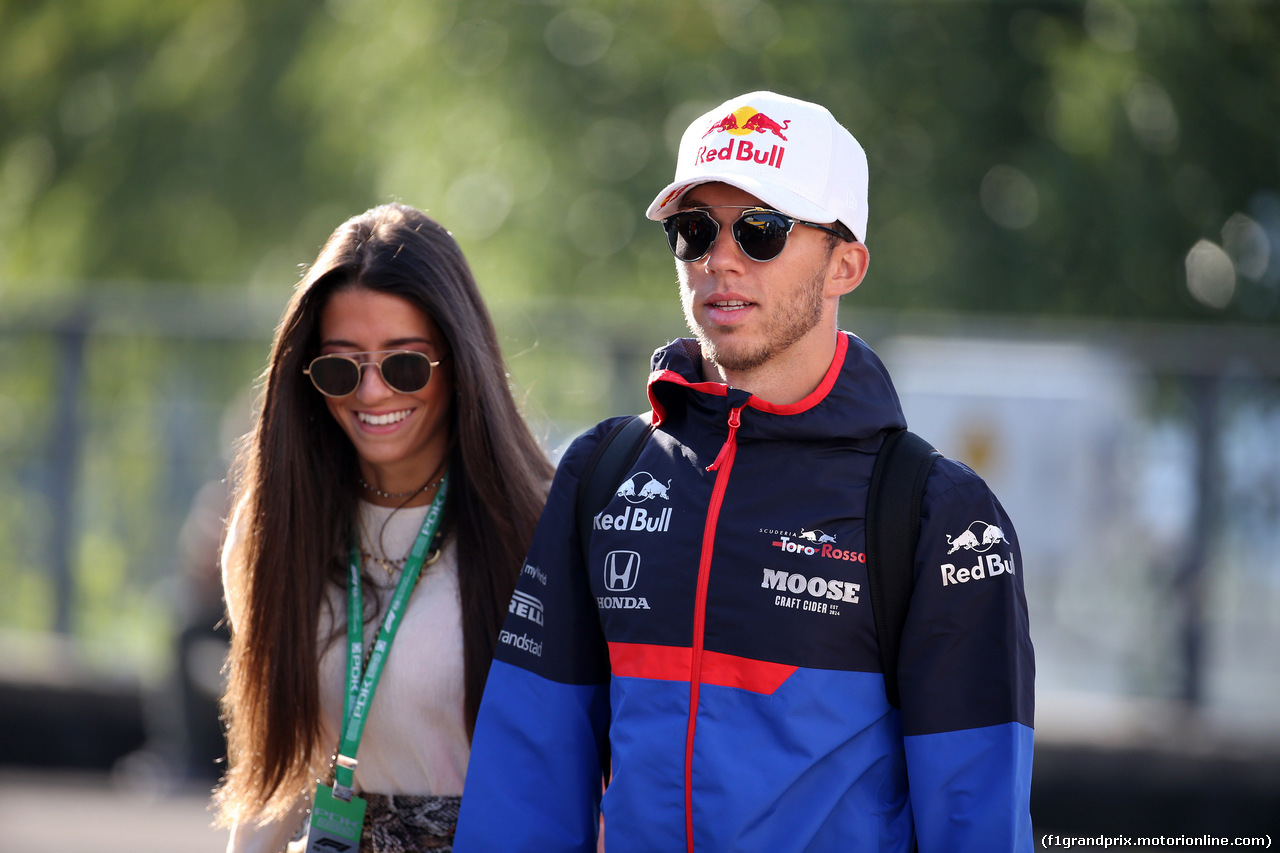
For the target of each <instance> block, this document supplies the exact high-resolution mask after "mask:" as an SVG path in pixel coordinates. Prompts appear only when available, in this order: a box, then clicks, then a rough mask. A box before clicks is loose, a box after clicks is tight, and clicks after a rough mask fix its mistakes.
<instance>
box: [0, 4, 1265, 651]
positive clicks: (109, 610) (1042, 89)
mask: <svg viewBox="0 0 1280 853" xmlns="http://www.w3.org/2000/svg"><path fill="white" fill-rule="evenodd" d="M1278 48H1280V4H1277V3H1270V2H1247V0H1221V2H1192V1H1191V0H1187V2H1180V3H1166V2H1157V0H1143V2H1138V0H1133V2H1124V1H1123V0H1089V2H1030V3H1013V2H997V0H992V2H977V0H936V2H927V3H926V2H908V1H907V0H903V2H896V1H895V0H883V2H871V0H863V2H850V0H785V2H784V0H775V2H763V0H693V1H692V2H662V0H658V2H639V0H581V2H574V0H524V2H521V1H520V0H466V2H463V0H325V2H319V3H304V2H300V0H254V2H250V0H165V2H161V3H156V2H153V0H97V2H90V0H0V332H3V333H4V334H0V354H8V355H10V356H11V357H15V358H17V359H18V363H19V364H20V365H23V367H24V369H22V370H18V371H9V372H6V373H5V374H4V375H3V376H0V542H5V543H10V547H9V548H8V549H6V550H5V551H4V552H3V554H2V555H0V584H3V586H4V588H5V589H6V590H8V591H9V594H8V595H7V596H6V597H5V599H4V600H2V601H0V626H7V627H18V628H24V629H26V628H39V627H46V626H47V625H48V624H49V622H50V620H49V616H48V614H49V613H50V612H51V611H52V610H53V605H52V604H51V602H52V601H53V599H54V598H55V596H54V593H53V591H52V587H51V585H50V584H51V581H50V580H49V576H50V571H49V565H50V564H51V563H52V562H56V560H53V559H52V558H51V552H53V551H57V550H58V549H57V547H56V545H57V543H58V542H59V537H66V538H67V539H68V540H69V541H70V542H71V547H70V548H68V549H67V550H68V551H69V554H70V557H69V560H70V563H71V565H70V567H69V571H70V573H71V577H72V581H73V583H74V585H75V588H76V596H77V600H76V601H75V602H74V611H75V617H74V625H75V627H76V630H77V631H79V632H80V633H81V634H82V635H84V636H87V637H89V638H98V639H104V640H109V641H110V642H112V643H114V644H116V645H123V646H124V647H127V648H134V647H142V646H145V645H147V644H148V643H152V644H154V642H155V638H156V637H157V636H161V635H162V631H163V629H164V627H165V626H164V624H163V621H162V620H163V618H167V617H162V616H160V615H158V614H160V613H162V612H167V611H166V609H165V608H164V607H160V606H158V605H159V604H160V603H164V604H165V605H166V606H170V605H172V604H173V602H174V600H175V599H176V598H177V597H178V596H177V593H176V592H175V591H174V590H173V589H172V588H171V587H166V586H165V584H166V583H170V582H171V581H172V579H173V576H174V573H175V567H176V566H177V555H176V550H175V547H174V538H175V536H176V534H177V529H178V527H179V526H180V524H181V521H182V518H183V515H184V514H185V512H186V510H187V508H188V507H189V506H190V499H191V495H192V494H193V493H194V492H195V489H196V487H197V486H198V485H199V483H200V482H202V481H203V480H206V479H209V478H216V477H219V476H221V473H222V472H223V471H225V470H226V467H225V466H226V459H225V458H214V457H215V456H216V454H217V453H218V452H225V450H226V449H227V442H226V440H225V437H224V436H219V435H218V430H217V423H218V420H219V418H220V417H221V416H222V415H223V413H224V408H225V407H226V405H227V401H228V400H231V399H232V398H233V397H234V396H235V395H236V394H237V393H238V392H240V391H242V390H243V389H244V387H245V386H246V385H247V384H248V383H249V382H250V380H251V377H253V376H254V375H255V374H256V373H257V372H258V371H259V370H260V368H261V365H262V364H263V362H264V360H265V355H266V349H265V345H264V341H265V339H266V338H267V337H269V334H270V325H271V323H272V322H274V319H275V317H276V316H278V312H279V310H280V308H281V307H282V306H283V304H284V301H285V299H286V298H287V295H288V292H289V289H290V287H291V286H292V285H293V284H294V283H295V282H296V281H297V280H298V270H299V266H300V265H304V264H306V263H309V262H310V261H311V260H312V259H313V258H314V256H315V254H316V252H317V250H318V249H319V247H320V245H321V243H322V242H323V241H324V239H325V237H326V236H327V235H328V234H329V232H330V231H331V230H332V229H333V228H334V227H335V226H336V225H337V224H338V223H340V222H341V221H343V220H344V219H346V218H347V217H348V216H350V215H353V214H355V213H358V212H360V211H362V210H364V209H365V208H367V207H370V206H372V205H374V204H378V203H381V202H384V201H388V200H392V199H396V200H401V201H404V202H407V203H409V204H413V205H416V206H418V207H421V208H423V209H425V210H428V211H429V212H431V213H432V214H433V215H435V216H436V217H437V218H438V219H440V220H441V221H442V222H443V223H444V224H445V225H446V226H448V227H449V228H451V229H452V230H453V231H454V233H455V234H456V235H457V236H458V238H459V240H460V242H461V243H462V244H463V247H464V248H465V249H466V251H467V253H468V256H469V257H470V259H471V261H472V263H473V265H474V266H475V269H476V273H477V277H478V278H479V280H480V282H481V286H482V288H483V289H484V291H485V293H486V294H487V295H488V296H489V297H490V299H491V305H493V307H494V312H495V317H496V319H497V322H498V325H499V328H500V330H501V331H502V334H503V340H504V345H505V346H506V347H507V350H508V355H509V356H510V357H511V369H512V373H513V375H514V376H515V378H516V384H518V385H519V386H521V387H522V389H524V391H525V392H526V393H527V394H528V400H529V407H530V413H531V416H532V418H533V420H534V421H535V425H536V428H537V429H538V431H539V432H540V433H542V434H544V435H546V436H547V437H548V439H549V444H550V445H554V444H556V443H557V442H558V441H559V440H560V439H562V438H563V437H564V436H565V435H566V433H568V432H571V431H572V430H573V429H574V428H575V427H577V426H580V425H585V424H587V423H590V422H591V421H592V420H594V419H595V418H597V417H599V416H601V415H602V414H608V413H613V412H618V411H628V410H637V409H638V408H639V407H641V406H642V405H643V381H642V380H643V377H644V375H645V356H646V355H647V353H648V352H649V351H650V350H651V349H652V347H653V346H654V345H656V344H659V343H661V342H662V339H663V337H664V336H669V335H674V334H678V333H679V331H680V317H679V311H678V309H677V308H676V300H675V299H674V280H675V275H674V270H673V268H672V262H671V260H670V256H669V253H668V252H667V250H666V248H665V246H664V243H663V240H662V237H661V231H660V229H659V228H658V226H657V225H656V224H654V223H650V222H647V221H646V220H645V219H644V216H643V211H644V209H645V208H646V206H647V205H648V203H649V201H650V200H651V199H652V197H653V194H654V193H655V192H656V191H657V190H658V189H660V188H661V187H663V186H665V184H666V183H667V182H668V180H669V179H670V176H671V174H672V171H673V168H674V162H673V161H674V156H675V149H676V146H677V143H678V141H679V137H680V134H681V132H682V131H683V129H684V128H685V126H686V125H687V124H688V122H689V121H690V120H691V119H693V118H694V117H695V116H697V115H699V114H700V113H702V112H704V111H706V110H708V109H710V108H712V107H714V106H715V105H717V104H719V103H720V102H722V101H723V100H725V99H726V98H728V97H731V96H733V95H736V94H739V93H743V92H749V91H753V90H756V89H773V90H776V91H780V92H783V93H786V94H790V95H794V96H797V97H801V98H806V99H810V100H815V101H818V102H821V103H823V104H825V105H826V106H828V107H829V108H830V109H831V111H832V112H833V113H834V114H835V115H836V116H837V117H838V118H839V119H840V120H841V121H842V122H844V123H845V124H846V126H848V127H849V128H850V129H851V130H852V131H853V133H854V134H855V135H856V136H857V137H858V138H859V139H860V140H861V141H862V143H863V145H864V146H865V148H866V149H867V152H868V154H869V157H870V165H871V219H870V226H869V234H868V238H867V243H868V245H869V246H870V248H871V252H872V259H873V263H872V266H871V272H870V276H869V278H868V279H867V281H866V283H864V284H863V286H862V287H861V288H860V289H859V291H858V292H857V293H856V294H855V295H854V296H853V297H851V298H850V300H849V303H850V307H851V308H854V307H856V308H861V307H864V306H866V307H870V308H878V309H885V310H886V311H890V312H896V311H904V312H912V311H926V310H927V311H944V312H945V311H963V312H966V313H970V314H973V313H983V314H993V313H995V314H1000V313H1003V314H1009V315H1014V316H1016V317H1024V316H1030V315H1070V316H1077V317H1116V318H1125V319H1148V320H1151V319H1155V320H1200V321H1206V322H1230V323H1240V322H1247V323H1259V324H1269V325H1270V324H1276V323H1278V322H1280V298H1278V297H1280V49H1278ZM81 309H83V314H84V315H85V316H86V317H87V318H88V319H87V320H86V321H85V322H86V323H87V326H86V328H87V330H88V339H87V343H86V350H85V352H86V359H85V365H84V376H83V379H82V394H81V395H80V400H79V403H78V405H79V410H78V411H73V412H71V414H72V415H74V417H76V418H79V419H81V421H82V425H81V431H82V433H83V442H82V444H83V446H82V447H80V448H78V449H77V451H76V452H77V454H78V455H77V462H76V466H75V478H76V479H75V482H74V483H73V484H72V486H73V487H74V489H75V490H76V491H75V495H74V499H73V500H72V501H71V502H70V504H69V509H68V505H67V504H66V502H63V503H61V504H60V503H59V501H58V500H57V495H58V494H59V489H62V490H63V491H62V494H63V496H64V497H65V491H66V489H65V487H63V486H60V485H58V483H56V482H52V481H53V480H56V477H53V476H52V475H51V474H50V470H51V469H53V468H55V467H56V466H55V465H53V464H52V461H53V460H54V459H56V458H57V455H58V454H60V453H64V452H67V450H66V448H63V447H58V446H56V436H58V435H59V434H60V433H59V427H60V426H61V425H62V423H63V420H62V419H65V418H66V417H68V411H66V410H62V409H59V408H58V407H57V404H56V402H55V401H56V398H57V395H56V394H55V393H54V389H58V388H59V387H62V386H63V385H65V381H64V380H65V377H64V376H62V375H60V374H59V372H58V371H59V367H58V364H59V361H58V360H59V356H60V351H59V346H58V342H57V341H56V340H54V339H52V338H51V337H49V332H50V331H52V330H56V329H57V328H58V327H59V324H60V323H62V322H63V320H60V319H59V317H60V315H61V314H62V313H63V312H66V311H72V312H73V313H74V312H75V311H79V310H81ZM882 316H883V315H882ZM264 317H265V318H266V319H265V320H264V319H263V318H264ZM112 324H116V325H114V326H113V325H112ZM850 325H851V326H852V327H854V328H857V323H856V322H854V323H851V324H850ZM539 347H541V349H540V350H539ZM237 405H243V403H240V404H237ZM59 507H61V509H59ZM68 515H69V516H70V517H67V516H68ZM50 543H54V544H50ZM206 568H207V567H206Z"/></svg>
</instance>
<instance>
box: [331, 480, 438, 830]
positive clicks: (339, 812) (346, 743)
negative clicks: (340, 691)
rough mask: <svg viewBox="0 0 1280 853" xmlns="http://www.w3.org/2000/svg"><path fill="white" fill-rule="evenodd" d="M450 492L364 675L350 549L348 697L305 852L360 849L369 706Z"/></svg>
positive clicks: (431, 518)
mask: <svg viewBox="0 0 1280 853" xmlns="http://www.w3.org/2000/svg"><path fill="white" fill-rule="evenodd" d="M448 488H449V477H448V475H447V474H446V475H445V477H444V479H442V480H441V481H440V488H439V489H438V490H437V491H436V497H435V500H433V501H432V502H431V508H430V509H428V510H427V517H426V518H425V519H423V522H422V528H421V529H420V530H419V531H418V538H417V539H415V540H414V542H413V548H412V550H410V551H409V557H408V559H407V560H406V561H405V566H404V571H403V573H401V575H400V582H399V583H397V584H396V589H395V592H394V593H392V595H391V603H390V604H389V605H388V606H387V614H386V616H385V617H384V618H383V620H382V627H381V628H379V630H378V637H377V639H376V640H375V641H374V644H373V652H372V653H371V654H370V655H369V663H368V665H367V666H364V667H363V670H364V671H363V674H362V673H361V664H362V661H363V659H364V608H363V601H362V599H361V590H360V549H359V547H358V546H356V547H352V549H351V564H350V568H349V570H348V572H347V695H346V700H345V702H344V703H343V708H342V734H341V737H340V738H339V743H338V759H337V763H336V766H335V767H334V773H333V777H334V780H333V786H332V787H330V786H329V785H317V786H316V797H315V802H314V803H313V804H312V807H311V831H310V833H309V834H308V836H307V853H313V851H314V853H319V851H325V853H330V851H334V850H340V849H341V850H354V849H356V848H358V847H359V844H360V832H361V830H362V829H363V827H364V809H365V801H364V800H363V799H362V798H360V797H357V796H355V794H354V791H353V790H352V789H353V786H354V785H355V773H356V764H357V763H358V762H357V761H356V751H357V750H358V749H359V747H360V737H361V735H363V734H364V724H365V721H366V714H367V712H368V709H369V703H370V702H372V701H373V691H374V690H375V689H376V688H377V686H378V679H379V678H380V677H381V675H382V667H383V665H384V664H385V663H386V661H387V652H388V651H389V650H390V649H391V641H392V640H394V639H395V636H396V631H398V630H399V629H400V620H401V618H402V617H403V616H404V611H405V607H406V605H408V603H409V596H410V595H411V594H412V593H413V588H414V586H415V585H416V584H417V582H418V575H419V574H420V573H421V571H422V564H423V563H424V562H425V561H426V558H427V549H429V548H430V547H431V542H432V540H433V539H434V538H435V535H436V528H437V527H439V525H440V516H441V515H442V514H443V513H444V500H445V494H446V492H447V491H448ZM348 845H350V846H348Z"/></svg>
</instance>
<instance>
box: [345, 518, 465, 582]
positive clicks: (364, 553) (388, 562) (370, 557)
mask: <svg viewBox="0 0 1280 853" xmlns="http://www.w3.org/2000/svg"><path fill="white" fill-rule="evenodd" d="M442 539H443V536H442V531H436V536H435V539H434V540H432V542H431V550H429V551H428V552H427V557H426V559H425V560H423V561H422V568H424V569H425V568H426V567H427V566H430V565H431V564H432V563H434V562H435V561H436V560H438V559H440V552H441V551H443V550H444V546H443V545H442V544H441V540H442ZM366 542H367V543H369V546H368V547H365V543H366ZM372 543H373V537H372V536H370V535H369V531H368V530H367V529H366V528H365V526H364V519H363V518H361V519H360V559H361V561H363V562H364V564H365V565H366V566H367V565H369V563H370V562H371V561H372V562H375V563H377V564H378V565H380V566H382V569H383V571H385V572H386V573H387V580H394V579H395V576H396V572H397V571H399V570H402V569H404V567H405V564H406V563H407V562H409V552H408V551H406V552H405V555H404V556H403V557H400V558H399V559H394V558H390V557H383V556H380V555H378V554H375V553H373V544H372ZM412 550H413V546H412V545H410V546H409V551H412ZM418 580H422V575H418Z"/></svg>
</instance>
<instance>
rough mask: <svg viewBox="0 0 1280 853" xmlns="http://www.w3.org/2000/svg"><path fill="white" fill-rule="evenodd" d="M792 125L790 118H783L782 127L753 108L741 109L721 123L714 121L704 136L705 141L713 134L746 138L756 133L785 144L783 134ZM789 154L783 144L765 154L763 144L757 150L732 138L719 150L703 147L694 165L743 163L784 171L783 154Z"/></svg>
mask: <svg viewBox="0 0 1280 853" xmlns="http://www.w3.org/2000/svg"><path fill="white" fill-rule="evenodd" d="M790 124H791V119H784V120H783V121H782V123H781V124H779V123H778V122H776V121H775V120H774V119H772V118H770V117H769V116H767V115H765V114H764V113H762V112H760V111H759V110H756V109H755V108H754V107H739V108H738V109H736V110H734V111H733V112H731V113H729V114H728V115H727V116H725V117H724V118H722V119H720V120H719V121H715V122H712V123H711V127H709V128H707V132H706V133H704V134H702V138H703V139H706V138H707V137H708V136H710V135H711V134H713V133H718V132H723V133H728V134H730V135H731V136H734V137H745V136H750V135H751V134H755V133H772V134H773V135H774V136H776V137H778V138H779V139H781V140H782V141H783V142H786V141H787V136H786V134H785V133H784V132H783V131H785V130H786V129H787V127H788V126H790ZM786 151H787V149H786V147H785V146H782V145H776V144H775V145H773V146H772V147H771V148H770V149H769V150H768V151H766V150H764V146H763V145H762V146H759V147H757V146H756V145H755V144H754V143H753V142H752V141H751V140H749V139H730V140H729V144H728V145H725V146H723V147H719V148H717V147H715V146H707V145H704V146H702V147H701V148H699V149H698V155H697V158H696V159H695V160H694V165H695V166H699V165H701V164H703V163H710V162H712V161H714V160H742V161H749V162H753V163H758V164H760V165H761V166H771V167H773V168H775V169H780V168H782V155H783V154H785V153H786Z"/></svg>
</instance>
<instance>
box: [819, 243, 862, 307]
mask: <svg viewBox="0 0 1280 853" xmlns="http://www.w3.org/2000/svg"><path fill="white" fill-rule="evenodd" d="M870 265H871V253H870V252H868V251H867V247H866V246H864V245H863V244H862V243H859V242H857V241H854V242H852V243H850V242H848V241H844V240H842V241H841V242H840V243H839V244H837V245H836V247H835V249H834V250H832V252H831V260H830V261H829V262H828V263H827V296H844V295H845V294H846V293H852V292H853V291H854V290H855V289H856V288H857V286H858V285H860V284H862V279H863V278H864V277H865V276H866V274H867V267H869V266H870Z"/></svg>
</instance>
